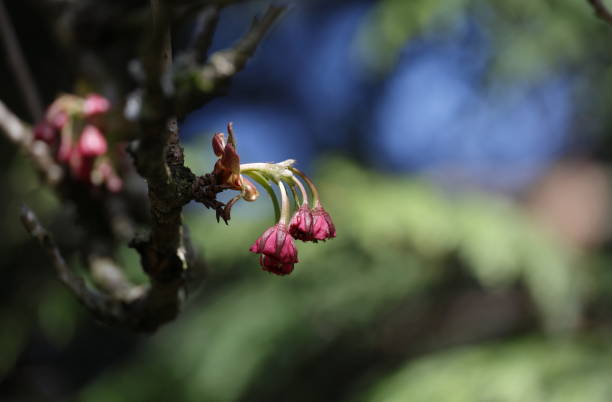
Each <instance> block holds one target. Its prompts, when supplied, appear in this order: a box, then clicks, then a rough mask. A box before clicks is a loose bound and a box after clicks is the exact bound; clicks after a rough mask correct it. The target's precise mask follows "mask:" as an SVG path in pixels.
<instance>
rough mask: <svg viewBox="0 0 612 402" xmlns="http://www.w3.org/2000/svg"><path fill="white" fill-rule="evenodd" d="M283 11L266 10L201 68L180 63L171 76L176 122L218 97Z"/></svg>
mask: <svg viewBox="0 0 612 402" xmlns="http://www.w3.org/2000/svg"><path fill="white" fill-rule="evenodd" d="M286 9H287V8H286V7H284V6H271V7H269V8H268V10H267V11H266V12H265V14H264V15H263V17H262V18H261V19H256V20H255V21H253V24H252V25H251V28H250V29H249V31H248V32H247V33H246V34H245V35H244V36H243V37H242V38H241V39H240V40H239V41H238V42H237V43H236V44H235V45H234V46H232V47H231V48H229V49H225V50H221V51H218V52H215V53H213V54H212V55H211V56H210V57H209V59H208V61H207V62H206V63H205V64H203V65H201V64H194V63H192V62H191V60H190V59H184V60H181V61H180V63H179V66H178V67H177V71H176V73H175V74H174V84H175V88H176V93H175V97H176V113H177V115H178V117H179V119H180V118H182V117H184V116H185V115H186V114H187V113H189V112H191V111H192V110H194V109H196V108H198V107H201V106H202V105H204V104H205V103H207V102H209V101H210V100H211V99H213V98H214V97H216V96H218V95H219V93H220V92H221V91H222V90H223V89H224V88H225V87H227V86H228V85H229V83H230V81H231V79H232V77H234V75H236V74H237V73H238V72H240V71H242V69H244V67H245V66H246V64H247V62H248V61H249V59H250V58H251V57H252V56H253V54H254V53H255V50H256V49H257V47H258V46H259V43H260V42H261V41H262V39H263V38H264V36H265V35H266V33H267V32H268V31H269V30H270V28H272V26H273V25H274V23H275V22H276V21H277V20H278V19H279V18H280V17H281V16H282V15H283V13H284V12H285V11H286Z"/></svg>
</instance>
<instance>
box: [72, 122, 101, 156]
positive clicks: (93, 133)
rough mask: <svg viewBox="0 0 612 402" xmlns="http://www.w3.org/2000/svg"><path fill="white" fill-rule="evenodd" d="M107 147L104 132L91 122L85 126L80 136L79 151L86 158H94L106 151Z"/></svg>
mask: <svg viewBox="0 0 612 402" xmlns="http://www.w3.org/2000/svg"><path fill="white" fill-rule="evenodd" d="M106 149H107V145H106V138H104V135H103V134H102V132H101V131H100V130H99V129H98V128H97V127H96V126H93V125H91V124H88V125H87V126H85V128H84V129H83V132H82V133H81V137H80V138H79V144H78V151H79V153H80V154H81V155H82V156H84V157H86V158H92V157H96V156H99V155H102V154H104V153H106Z"/></svg>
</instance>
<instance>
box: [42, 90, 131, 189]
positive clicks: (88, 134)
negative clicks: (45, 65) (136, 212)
mask: <svg viewBox="0 0 612 402" xmlns="http://www.w3.org/2000/svg"><path fill="white" fill-rule="evenodd" d="M109 109H110V102H109V101H108V100H107V99H106V98H104V97H103V96H101V95H98V94H89V95H87V96H86V97H85V98H81V97H78V96H74V95H62V96H60V97H58V98H57V99H56V100H55V101H54V102H53V103H52V104H51V105H50V106H49V107H48V109H47V111H46V113H45V116H44V118H43V120H42V121H40V122H39V123H38V124H37V125H36V126H35V127H34V140H36V141H42V142H45V143H46V144H47V145H49V146H50V147H51V149H52V152H53V155H54V158H55V159H56V161H57V162H58V163H60V164H61V165H62V166H64V167H65V168H67V170H68V172H69V173H70V175H69V177H70V178H71V179H73V180H75V181H77V182H81V183H84V184H87V185H90V186H92V187H102V186H104V188H106V189H107V190H108V191H110V192H118V191H120V190H121V188H122V186H123V182H122V180H121V178H119V176H118V175H117V173H116V172H115V169H114V168H113V165H112V163H111V159H110V156H109V154H108V149H109V147H108V142H107V139H106V135H105V133H104V131H105V124H104V123H105V122H104V118H105V116H106V114H107V112H108V111H109Z"/></svg>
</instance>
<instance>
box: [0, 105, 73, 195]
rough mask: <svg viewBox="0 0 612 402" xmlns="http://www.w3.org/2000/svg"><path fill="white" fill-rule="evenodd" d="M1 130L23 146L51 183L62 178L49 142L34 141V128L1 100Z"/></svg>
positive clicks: (55, 182) (37, 167) (46, 180)
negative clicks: (48, 144)
mask: <svg viewBox="0 0 612 402" xmlns="http://www.w3.org/2000/svg"><path fill="white" fill-rule="evenodd" d="M0 130H1V131H4V133H5V135H6V137H7V138H8V139H9V140H11V141H12V142H13V143H14V144H15V145H17V146H18V147H19V148H21V149H22V150H23V151H24V152H25V153H26V154H27V155H28V157H30V158H31V159H32V161H33V162H34V166H35V167H36V169H37V170H38V172H39V173H40V174H41V175H42V177H43V178H44V180H45V182H46V183H48V184H50V185H55V184H57V183H59V181H60V180H61V179H62V175H63V172H62V168H61V167H60V166H59V165H58V164H57V163H56V162H55V161H54V160H53V157H52V156H51V152H50V149H49V147H48V146H47V144H45V143H43V142H41V141H34V140H33V135H32V130H31V129H30V127H28V126H27V125H26V124H25V123H23V122H22V121H21V120H20V119H19V118H18V117H17V116H15V114H14V113H13V112H11V111H10V110H9V109H8V108H7V107H6V105H5V104H4V103H3V102H2V101H0Z"/></svg>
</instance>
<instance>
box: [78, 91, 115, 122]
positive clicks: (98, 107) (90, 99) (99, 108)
mask: <svg viewBox="0 0 612 402" xmlns="http://www.w3.org/2000/svg"><path fill="white" fill-rule="evenodd" d="M109 109H110V102H109V101H108V99H106V98H105V97H103V96H102V95H99V94H89V95H87V97H86V98H85V101H84V102H83V114H84V115H85V117H92V116H95V115H98V114H102V113H106V112H108V110H109Z"/></svg>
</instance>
